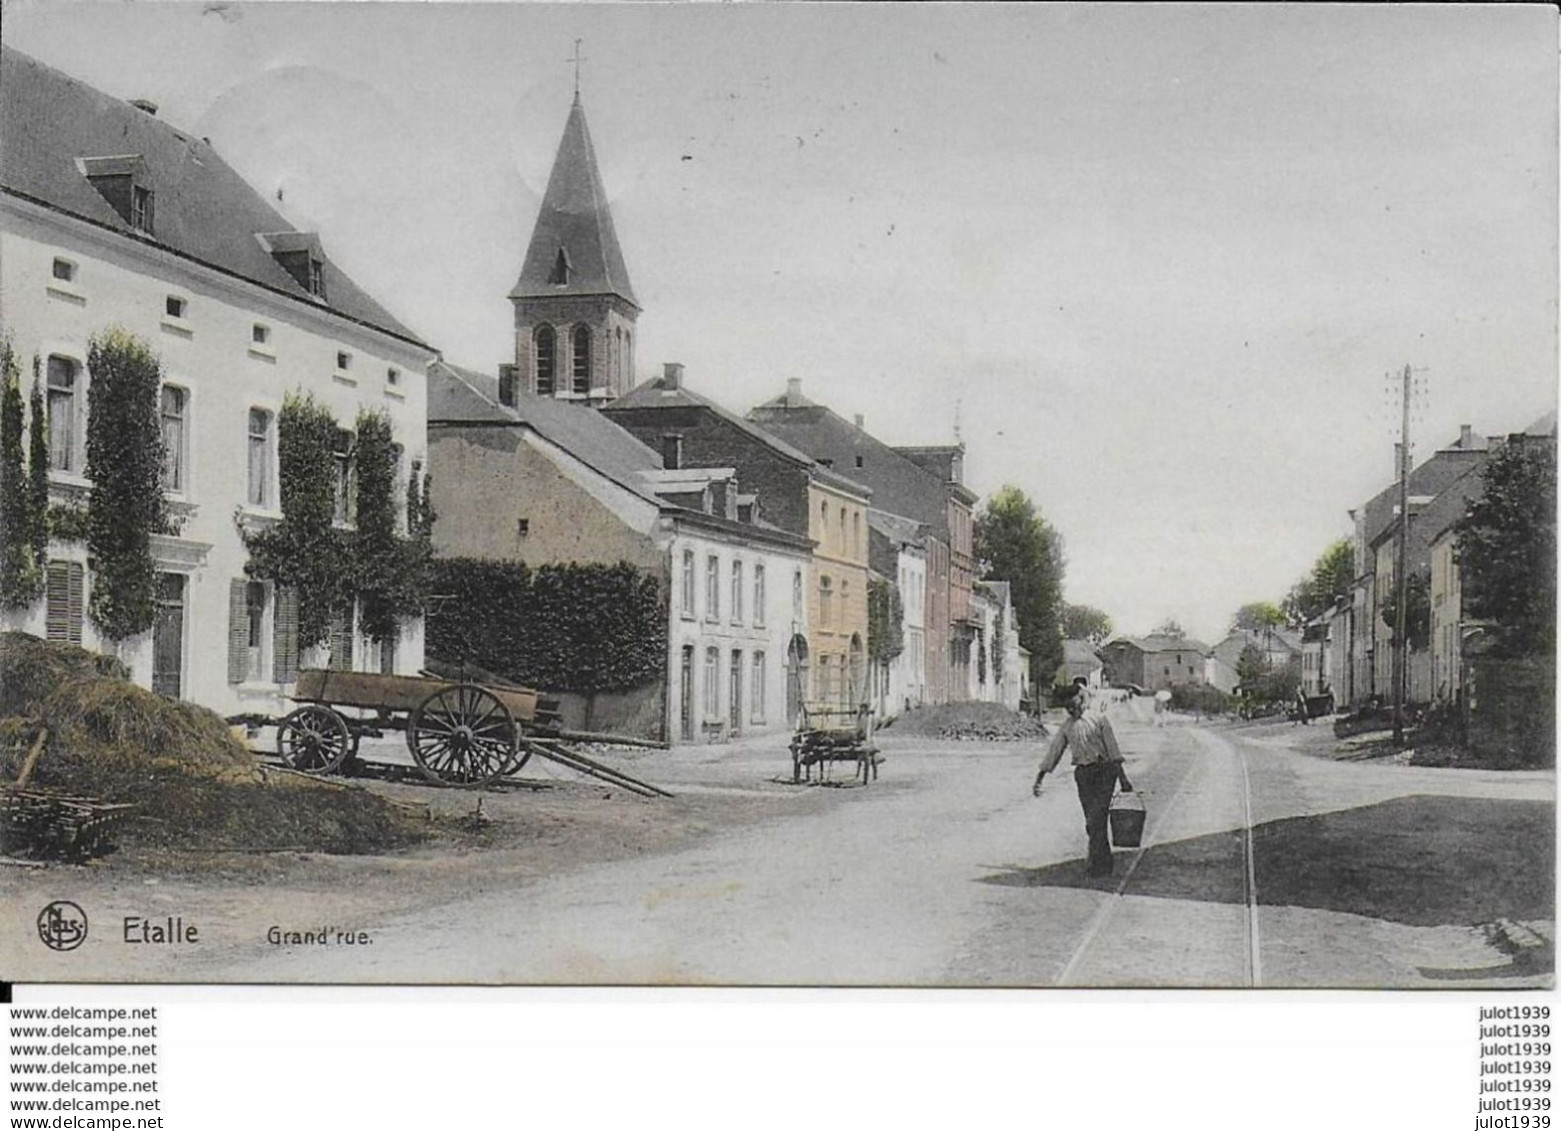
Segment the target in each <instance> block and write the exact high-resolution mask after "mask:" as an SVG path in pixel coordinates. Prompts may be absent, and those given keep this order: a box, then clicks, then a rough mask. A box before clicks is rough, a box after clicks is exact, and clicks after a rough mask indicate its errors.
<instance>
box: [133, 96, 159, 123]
mask: <svg viewBox="0 0 1561 1131" xmlns="http://www.w3.org/2000/svg"><path fill="white" fill-rule="evenodd" d="M130 105H132V106H134V107H135V108H136V109H137V110H139V111H141V113H143V114H150V115H151V116H152V117H154V118H155V117H157V103H155V102H152V101H150V100H149V99H145V98H132V99H131V100H130Z"/></svg>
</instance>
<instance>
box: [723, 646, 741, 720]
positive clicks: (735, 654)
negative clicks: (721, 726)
mask: <svg viewBox="0 0 1561 1131" xmlns="http://www.w3.org/2000/svg"><path fill="white" fill-rule="evenodd" d="M731 681H732V685H731V688H730V689H729V691H728V692H727V701H726V717H727V722H728V723H730V724H731V727H732V729H733V730H734V731H737V730H741V729H742V727H743V654H742V653H741V652H739V651H738V650H737V649H736V648H733V649H732V668H731Z"/></svg>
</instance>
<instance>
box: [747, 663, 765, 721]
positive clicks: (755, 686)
mask: <svg viewBox="0 0 1561 1131" xmlns="http://www.w3.org/2000/svg"><path fill="white" fill-rule="evenodd" d="M764 681H765V671H764V653H763V652H755V653H754V654H753V676H752V678H750V679H749V680H748V717H749V718H750V719H751V720H752V721H753V722H756V723H762V722H764Z"/></svg>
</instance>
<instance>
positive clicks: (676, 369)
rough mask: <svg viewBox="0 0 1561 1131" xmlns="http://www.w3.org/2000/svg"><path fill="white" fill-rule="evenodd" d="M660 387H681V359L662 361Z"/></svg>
mask: <svg viewBox="0 0 1561 1131" xmlns="http://www.w3.org/2000/svg"><path fill="white" fill-rule="evenodd" d="M661 387H662V388H664V389H681V388H682V387H683V363H682V362H681V361H667V362H663V363H662V366H661Z"/></svg>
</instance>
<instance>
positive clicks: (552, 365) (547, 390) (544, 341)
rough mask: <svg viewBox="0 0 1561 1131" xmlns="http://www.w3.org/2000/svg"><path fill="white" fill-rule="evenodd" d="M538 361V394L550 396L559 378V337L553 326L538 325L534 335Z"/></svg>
mask: <svg viewBox="0 0 1561 1131" xmlns="http://www.w3.org/2000/svg"><path fill="white" fill-rule="evenodd" d="M532 340H533V342H534V344H535V349H536V363H537V395H538V396H539V397H550V396H552V395H553V389H554V385H555V384H556V382H557V379H558V370H557V364H558V338H557V336H556V335H555V334H554V333H553V327H551V326H538V327H537V332H536V334H535V335H534V336H533V339H532Z"/></svg>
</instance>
